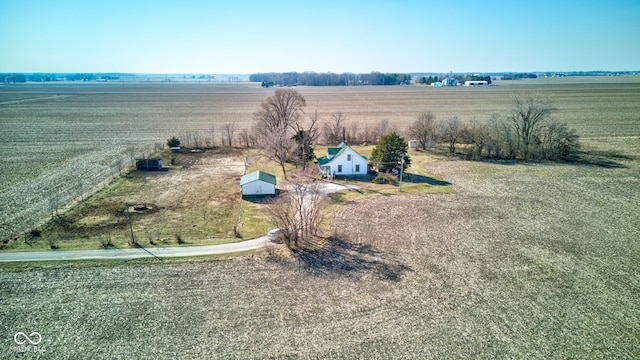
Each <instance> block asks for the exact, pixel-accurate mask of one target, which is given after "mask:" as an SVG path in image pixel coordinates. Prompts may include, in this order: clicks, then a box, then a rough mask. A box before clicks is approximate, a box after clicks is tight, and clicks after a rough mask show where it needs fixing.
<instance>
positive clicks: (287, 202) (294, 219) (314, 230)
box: [268, 182, 325, 249]
mask: <svg viewBox="0 0 640 360" xmlns="http://www.w3.org/2000/svg"><path fill="white" fill-rule="evenodd" d="M324 200H325V196H324V195H323V194H322V191H321V188H320V185H319V184H318V183H316V182H305V183H299V184H296V185H294V186H292V187H291V189H290V190H289V191H287V192H286V193H285V194H283V195H282V196H280V197H279V198H277V199H276V200H274V201H273V202H272V203H271V204H270V205H269V206H268V209H269V210H268V211H269V214H270V216H271V219H272V220H273V221H274V222H275V223H276V226H278V227H279V228H280V229H282V230H281V231H282V232H283V237H284V240H285V243H286V244H287V246H288V247H289V248H290V249H297V248H299V246H300V243H301V242H309V241H310V240H311V239H312V238H313V237H314V236H317V235H318V230H319V225H320V220H321V217H320V210H321V209H322V206H323V204H324Z"/></svg>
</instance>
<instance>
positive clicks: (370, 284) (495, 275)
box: [0, 81, 640, 359]
mask: <svg viewBox="0 0 640 360" xmlns="http://www.w3.org/2000/svg"><path fill="white" fill-rule="evenodd" d="M178 88H179V87H176V88H174V89H178ZM104 89H107V88H104ZM111 89H113V93H112V94H111V95H109V96H120V97H121V99H124V98H126V97H127V96H125V95H122V94H118V91H116V89H115V87H114V88H111ZM180 89H182V91H184V89H185V88H180ZM525 89H534V90H537V91H539V92H541V93H543V94H544V93H547V94H548V95H550V96H553V99H554V101H555V104H556V106H557V107H558V112H557V114H556V116H557V117H560V118H562V119H563V120H565V121H567V122H569V124H570V125H571V126H572V127H575V128H576V129H577V130H578V132H579V133H580V134H581V135H582V137H583V139H582V142H583V144H584V150H585V151H587V152H588V154H585V156H584V161H582V162H576V163H547V162H540V163H520V162H466V161H461V160H459V159H457V158H455V157H447V156H440V155H435V154H432V155H424V157H422V158H421V159H420V161H415V162H414V163H413V167H416V169H413V170H412V171H413V172H414V173H416V174H418V175H422V176H425V177H433V178H436V179H439V180H441V181H442V182H446V183H448V184H451V185H450V186H451V187H453V189H454V190H455V192H446V193H427V194H411V193H406V194H405V193H403V194H400V195H398V194H393V193H388V194H379V195H377V196H360V195H356V196H342V195H338V196H336V198H335V199H334V206H335V209H336V210H335V214H334V216H333V218H332V220H331V222H332V226H331V228H332V229H331V235H333V238H331V239H329V240H328V241H327V243H326V244H324V247H316V248H317V249H318V250H315V251H313V252H303V253H298V254H296V255H295V256H293V255H289V254H287V253H286V252H284V251H281V249H278V248H276V247H272V248H268V249H266V250H264V251H261V252H258V253H255V254H249V255H246V256H243V257H234V258H233V259H228V260H221V261H220V260H209V259H194V260H190V261H171V262H160V261H155V262H150V261H144V262H133V263H111V264H99V265H96V266H91V265H90V264H83V265H82V266H80V267H66V266H62V267H56V266H50V267H47V268H29V269H20V268H17V269H16V268H13V267H5V265H2V266H3V267H2V270H0V309H2V310H0V311H1V312H0V332H2V333H3V334H5V335H4V337H3V339H4V341H3V342H2V344H3V345H0V357H3V358H14V357H17V353H18V352H19V351H22V350H23V349H25V348H28V347H29V346H28V345H27V346H26V347H20V346H18V345H16V344H15V343H14V342H13V335H14V334H16V333H17V332H19V331H23V332H25V333H31V332H34V331H35V332H39V333H40V334H42V338H43V341H42V343H41V344H40V345H39V347H40V349H44V350H45V351H46V353H47V354H46V355H45V356H53V357H56V358H189V359H192V358H260V359H262V358H282V357H301V358H349V359H352V358H379V359H386V358H545V359H546V358H587V359H589V358H593V359H602V358H606V359H631V358H638V357H640V323H638V319H640V242H639V240H638V239H640V217H638V215H637V214H638V213H640V195H639V194H640V191H639V190H640V146H639V145H640V117H639V116H640V83H635V82H632V83H615V82H610V83H598V82H595V81H592V82H587V83H584V84H582V83H566V84H565V83H554V84H549V85H547V84H545V83H544V82H543V81H541V82H536V83H533V84H532V83H531V82H529V83H527V84H526V85H525V84H523V85H505V86H497V87H490V88H482V89H475V88H473V89H457V88H456V89H434V88H420V87H395V88H332V89H327V88H299V89H298V90H299V91H300V92H301V93H302V94H303V95H304V96H305V97H307V101H308V109H310V110H312V109H315V108H316V107H317V108H318V112H319V114H320V115H321V116H322V115H325V114H326V115H328V114H329V113H330V112H332V111H336V110H342V111H343V112H344V113H345V114H347V115H348V116H349V117H350V118H351V119H361V120H362V121H371V122H375V121H377V120H379V119H382V118H388V119H389V120H390V121H392V122H394V123H397V124H398V125H399V126H406V124H408V123H409V122H410V121H411V120H413V118H414V117H415V115H417V113H418V112H420V111H422V110H432V111H434V112H436V113H437V114H438V116H445V115H450V114H460V115H461V116H462V117H463V119H464V118H468V117H471V116H476V117H477V118H481V117H484V116H489V115H490V114H491V113H492V112H501V111H503V110H504V109H505V108H506V107H507V106H508V103H509V95H510V93H511V91H513V90H525ZM441 90H444V91H441ZM4 91H6V90H5V89H2V90H0V92H4ZM94 91H95V90H94ZM105 91H106V90H105ZM157 91H158V93H154V92H151V95H147V96H151V97H152V98H156V99H157V98H162V97H164V98H165V100H166V101H167V102H172V101H174V102H176V103H173V106H178V103H179V102H180V101H183V102H184V104H183V110H184V111H187V110H188V109H192V111H194V112H195V111H196V110H197V109H198V108H199V106H201V102H197V101H195V100H194V102H189V101H190V100H188V98H189V97H188V96H185V97H184V98H182V100H178V99H177V98H176V97H175V93H173V96H171V95H169V93H171V92H170V91H169V92H168V93H162V92H161V91H160V90H157ZM193 91H194V92H196V93H198V94H200V95H197V96H196V95H194V96H195V98H199V97H200V96H201V99H203V98H206V97H208V96H209V97H215V96H213V95H211V94H212V93H208V95H204V94H202V93H199V91H196V90H193ZM202 91H203V92H204V93H206V92H207V91H213V90H212V89H203V90H202ZM220 91H222V92H224V91H231V90H229V89H226V90H220ZM238 91H239V93H240V94H241V95H238V99H247V100H246V104H249V103H253V101H249V100H248V99H249V98H251V97H255V98H256V105H255V107H252V108H251V110H249V109H248V108H247V109H246V110H243V111H241V112H240V113H243V114H245V115H243V116H248V119H247V120H246V121H247V123H249V122H250V113H251V111H253V109H255V108H257V104H258V103H259V101H260V100H261V99H262V98H264V97H266V96H268V95H269V94H270V93H271V90H264V89H249V88H246V89H243V90H238ZM143 93H144V91H140V94H138V96H142V95H143ZM332 93H333V95H332ZM116 94H118V95H116ZM161 94H164V95H161ZM249 94H250V95H249ZM49 95H51V94H49ZM43 96H44V95H43ZM78 96H80V95H78ZM221 96H222V95H221ZM245 96H246V97H245ZM129 97H130V98H131V100H130V101H131V103H132V104H138V105H132V106H142V105H139V103H136V102H135V101H134V100H133V99H134V96H133V95H132V94H131V93H130V94H129ZM70 98H73V97H68V98H63V99H58V100H61V101H64V100H66V99H70ZM142 98H143V97H139V98H138V99H142ZM11 99H14V100H15V99H16V97H11ZM49 101H52V100H46V101H45V102H49ZM56 101H57V100H56ZM120 101H123V100H120ZM237 101H240V100H237ZM160 102H161V101H160ZM160 102H159V103H160ZM349 102H351V105H350V104H349ZM34 103H35V102H32V103H31V105H33V104H34ZM187 103H190V104H192V105H191V106H187ZM21 104H27V102H24V103H21ZM114 104H115V102H114ZM197 104H200V105H197ZM320 105H322V107H320ZM14 106H19V105H18V104H11V105H6V106H5V105H1V106H0V111H1V112H2V113H1V114H2V118H0V119H1V121H2V122H3V126H4V125H5V124H8V125H11V126H12V129H14V128H15V129H19V126H18V125H19V124H18V112H15V113H13V111H15V110H16V109H15V108H14ZM49 106H50V105H49ZM114 106H116V105H114ZM349 106H350V107H349ZM43 107H45V105H44V104H43ZM170 108H171V107H167V108H166V109H165V110H166V111H167V112H169V113H171V111H172V110H171V109H170ZM407 108H410V109H412V110H411V111H408V110H406V109H407ZM26 109H27V107H25V108H24V111H26ZM9 110H11V111H9ZM40 111H43V112H44V110H42V109H41V110H40ZM8 113H12V114H13V115H11V116H7V117H5V115H6V114H8ZM394 114H395V115H394ZM159 116H160V115H159ZM162 116H166V115H162ZM198 116H203V118H204V116H205V115H202V114H201V115H198ZM198 116H194V118H193V123H192V124H193V126H196V124H198V121H197V120H195V118H196V117H198ZM11 119H13V120H11ZM164 119H165V122H162V123H154V124H155V125H157V126H156V127H154V126H152V125H151V124H152V117H149V118H147V121H148V123H146V122H143V121H140V122H139V123H136V125H137V126H142V127H141V128H145V129H147V130H145V131H147V134H148V135H149V134H158V135H157V136H158V139H157V140H156V139H155V138H153V136H155V135H153V136H151V135H149V137H148V138H147V139H148V140H149V141H150V142H152V141H158V142H160V141H163V139H165V138H166V137H168V135H165V134H162V131H163V130H162V131H161V130H160V129H161V128H162V126H169V125H166V124H167V122H166V120H168V119H169V118H164ZM58 120H60V119H58ZM153 121H159V120H153ZM36 123H37V122H36ZM125 123H126V121H123V122H122V124H125ZM161 124H164V125H161ZM8 125H7V126H8ZM34 126H35V125H34ZM50 126H52V125H50ZM171 126H174V125H171ZM199 126H202V125H199ZM36 127H37V126H36ZM86 129H87V133H84V134H83V133H79V135H78V136H77V139H78V141H80V139H85V141H88V140H87V139H89V138H90V132H91V131H94V133H91V134H93V135H91V136H97V135H96V134H99V131H97V130H95V129H94V130H91V128H90V127H87V128H86ZM12 131H17V130H12ZM155 131H157V133H156V132H155ZM176 131H177V130H176ZM35 133H37V134H40V136H44V135H45V134H46V131H43V132H40V133H38V132H37V131H36V132H35ZM2 136H5V135H4V133H3V135H2ZM121 136H123V137H125V138H126V136H129V137H128V139H132V138H133V137H131V136H132V135H131V134H127V133H125V132H123V133H121ZM84 137H86V138H84ZM34 139H35V138H34ZM34 139H31V140H30V141H31V143H32V144H34V145H35V144H37V142H36V141H35V140H34ZM27 140H28V139H26V138H25V144H26V143H28V142H29V141H27ZM1 146H4V147H3V148H2V154H3V155H4V154H9V153H10V154H12V155H15V154H14V152H15V149H14V148H17V145H16V146H13V147H12V149H11V150H12V151H11V152H10V151H9V148H8V147H7V145H6V144H3V145H1ZM16 156H17V155H16ZM17 158H18V157H17ZM80 159H81V156H79V157H77V158H76V161H79V160H80ZM26 160H28V159H27V158H25V161H26ZM2 161H4V160H2ZM16 161H17V160H16ZM3 165H4V163H3ZM43 172H44V170H43ZM38 176H40V175H38ZM38 176H36V177H35V178H37V177H38ZM126 180H127V179H124V180H123V181H126ZM15 186H21V185H20V183H19V182H15V183H14V185H12V186H11V188H13V187H15ZM448 187H449V186H443V188H448ZM4 191H5V190H4V189H3V193H2V196H5V194H6V192H4ZM367 191H369V190H367ZM41 196H43V195H41ZM2 199H3V201H5V199H6V197H3V198H2ZM3 204H4V203H3ZM3 206H5V205H3ZM8 210H10V208H2V211H3V213H5V212H7V211H8ZM3 216H6V215H3Z"/></svg>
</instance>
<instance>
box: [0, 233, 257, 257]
mask: <svg viewBox="0 0 640 360" xmlns="http://www.w3.org/2000/svg"><path fill="white" fill-rule="evenodd" d="M267 241H268V240H267V237H266V236H262V237H259V238H257V239H252V240H247V241H242V242H237V243H231V244H221V245H207V246H186V247H168V248H133V249H111V250H68V251H37V252H16V253H6V254H0V262H16V261H61V260H64V261H66V260H129V259H137V258H145V257H157V258H164V257H185V256H203V255H219V254H231V253H235V252H240V251H249V250H255V249H259V248H261V247H263V246H264V245H265V244H266V243H267Z"/></svg>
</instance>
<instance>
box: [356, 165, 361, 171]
mask: <svg viewBox="0 0 640 360" xmlns="http://www.w3.org/2000/svg"><path fill="white" fill-rule="evenodd" d="M356 172H357V173H359V172H360V164H356Z"/></svg>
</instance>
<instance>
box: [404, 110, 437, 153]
mask: <svg viewBox="0 0 640 360" xmlns="http://www.w3.org/2000/svg"><path fill="white" fill-rule="evenodd" d="M409 134H410V135H411V136H412V137H414V138H415V140H418V142H419V143H420V147H422V149H424V150H426V149H427V148H428V147H430V146H432V145H431V144H433V143H434V142H435V140H436V116H435V114H434V113H432V112H431V111H423V112H421V113H420V114H419V115H418V117H417V118H416V120H415V121H414V122H413V123H411V125H410V126H409Z"/></svg>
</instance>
